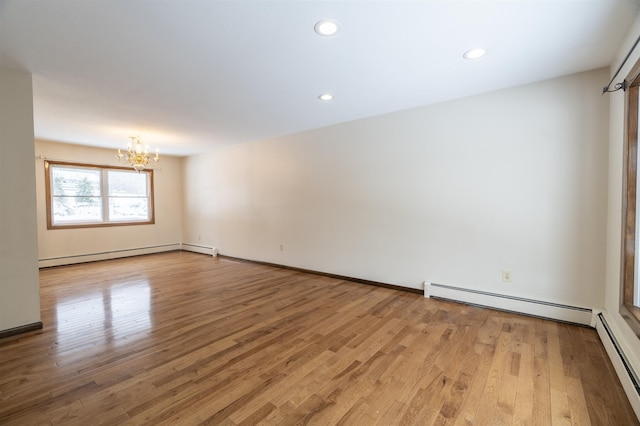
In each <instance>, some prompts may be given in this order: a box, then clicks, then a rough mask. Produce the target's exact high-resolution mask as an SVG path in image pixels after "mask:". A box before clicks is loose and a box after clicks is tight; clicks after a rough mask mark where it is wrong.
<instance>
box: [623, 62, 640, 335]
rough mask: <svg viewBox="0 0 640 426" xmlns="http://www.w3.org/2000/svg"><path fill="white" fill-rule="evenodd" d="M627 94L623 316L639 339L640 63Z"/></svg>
mask: <svg viewBox="0 0 640 426" xmlns="http://www.w3.org/2000/svg"><path fill="white" fill-rule="evenodd" d="M626 82H627V83H628V87H627V89H626V91H625V104H626V105H625V126H626V128H625V147H624V166H623V171H624V178H623V185H624V189H623V192H622V203H623V204H622V214H623V218H622V226H623V229H622V240H623V245H622V247H623V248H622V271H621V276H622V279H621V281H622V300H621V305H620V314H621V315H622V316H623V318H624V319H625V320H626V321H627V323H628V324H629V325H630V326H631V328H632V329H633V330H634V332H635V333H636V335H638V336H640V276H639V275H638V270H639V266H640V265H639V264H638V262H639V261H640V257H639V256H637V253H638V250H639V249H640V248H639V247H638V244H639V243H640V238H639V237H640V226H639V225H640V223H639V220H640V216H639V215H638V212H640V205H639V203H640V200H639V199H638V197H636V189H637V188H638V178H639V176H638V122H639V121H640V120H639V119H638V118H639V117H638V113H639V112H640V109H639V108H638V106H639V105H640V62H639V63H637V64H636V65H635V66H634V67H633V69H632V70H631V73H630V74H629V75H628V76H627V78H626Z"/></svg>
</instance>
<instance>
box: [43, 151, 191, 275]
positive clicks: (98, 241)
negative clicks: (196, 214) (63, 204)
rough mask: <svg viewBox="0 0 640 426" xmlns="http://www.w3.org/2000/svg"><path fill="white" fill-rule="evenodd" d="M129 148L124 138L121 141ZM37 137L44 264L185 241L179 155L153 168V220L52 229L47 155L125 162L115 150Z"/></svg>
mask: <svg viewBox="0 0 640 426" xmlns="http://www.w3.org/2000/svg"><path fill="white" fill-rule="evenodd" d="M121 145H122V146H126V141H124V142H122V144H121ZM118 147H120V146H118V144H117V143H114V149H102V148H92V147H87V146H81V145H72V144H64V143H54V142H46V141H40V140H37V141H36V143H35V154H36V156H37V157H38V158H36V160H35V163H36V171H35V175H36V189H37V200H38V201H37V205H38V208H37V212H38V243H39V244H38V245H39V259H40V265H41V266H51V265H57V264H66V263H75V262H82V261H88V260H98V259H105V258H113V257H120V256H124V255H130V254H139V253H146V252H154V251H162V250H165V249H166V250H168V249H175V248H177V247H179V244H180V243H181V242H182V228H181V226H182V210H181V205H182V193H181V192H182V172H181V167H182V164H181V159H180V158H178V157H170V156H161V159H160V163H159V164H158V166H157V167H156V168H155V171H154V188H155V224H154V225H138V226H115V227H106V228H82V229H55V230H48V229H47V222H46V204H45V203H46V196H45V186H44V185H45V182H44V159H51V160H62V161H70V162H80V163H82V162H84V163H93V164H101V165H116V166H117V165H121V164H119V163H118V160H117V158H116V157H115V151H116V149H117V148H118Z"/></svg>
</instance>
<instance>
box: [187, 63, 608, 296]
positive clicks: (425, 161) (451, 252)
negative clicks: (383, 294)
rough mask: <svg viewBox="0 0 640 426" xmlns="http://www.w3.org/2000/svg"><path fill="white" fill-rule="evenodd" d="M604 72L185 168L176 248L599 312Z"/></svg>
mask: <svg viewBox="0 0 640 426" xmlns="http://www.w3.org/2000/svg"><path fill="white" fill-rule="evenodd" d="M607 75H608V71H607V70H604V69H603V70H598V71H591V72H586V73H581V74H576V75H571V76H567V77H563V78H557V79H553V80H548V81H543V82H540V83H536V84H531V85H527V86H521V87H516V88H512V89H508V90H502V91H499V92H493V93H488V94H484V95H479V96H474V97H469V98H465V99H460V100H456V101H452V102H447V103H442V104H438V105H432V106H426V107H422V108H416V109H412V110H408V111H403V112H398V113H394V114H387V115H383V116H379V117H373V118H368V119H363V120H358V121H354V122H350V123H345V124H341V125H336V126H331V127H327V128H323V129H317V130H312V131H308V132H304V133H299V134H295V135H290V136H285V137H279V138H274V139H271V140H266V141H259V142H256V143H250V144H243V145H235V146H230V147H225V148H221V149H218V150H216V151H214V152H211V153H208V154H203V155H197V156H192V157H189V158H187V159H186V160H185V167H184V173H185V178H184V183H185V190H184V193H185V201H184V209H185V212H184V219H185V220H184V225H183V227H184V232H183V233H184V241H185V242H187V243H198V242H201V243H202V244H206V245H210V246H213V247H217V248H218V249H219V250H220V252H221V253H222V254H227V255H231V256H238V257H242V258H248V259H254V260H260V261H266V262H273V263H278V264H285V265H290V266H295V267H301V268H307V269H311V270H317V271H324V272H329V273H334V274H341V275H347V276H352V277H357V278H363V279H370V280H375V281H381V282H385V283H391V284H396V285H402V286H406V287H413V288H421V286H422V282H423V281H427V282H433V283H439V284H446V285H454V286H459V287H465V288H470V289H477V290H483V291H488V292H495V293H501V294H509V295H514V296H520V297H527V298H532V299H537V300H544V301H550V302H557V303H563V304H569V305H577V306H583V307H602V306H603V304H604V285H603V283H604V275H605V262H604V259H605V228H606V200H607V194H606V190H607V188H606V181H607V160H606V159H607V132H608V114H609V103H608V102H609V101H608V98H607V97H603V96H601V94H600V90H601V87H602V85H603V81H606V80H607ZM281 245H282V246H283V250H281V249H280V246H281ZM503 269H508V270H510V271H511V273H512V282H510V283H505V282H503V281H502V275H501V271H502V270H503Z"/></svg>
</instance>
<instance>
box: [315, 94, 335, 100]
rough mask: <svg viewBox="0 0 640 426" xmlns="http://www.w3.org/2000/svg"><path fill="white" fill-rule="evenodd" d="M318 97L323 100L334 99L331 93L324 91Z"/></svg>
mask: <svg viewBox="0 0 640 426" xmlns="http://www.w3.org/2000/svg"><path fill="white" fill-rule="evenodd" d="M318 99H320V100H321V101H330V100H332V99H333V95H332V94H331V93H323V94H321V95H319V96H318Z"/></svg>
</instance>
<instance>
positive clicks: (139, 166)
mask: <svg viewBox="0 0 640 426" xmlns="http://www.w3.org/2000/svg"><path fill="white" fill-rule="evenodd" d="M129 139H131V142H129V143H128V144H127V150H126V151H125V152H122V151H120V148H118V153H117V154H116V157H118V160H119V161H120V162H124V163H127V164H129V165H130V166H133V168H134V169H135V170H136V172H138V173H140V172H141V171H142V170H144V168H145V167H147V166H148V165H149V162H150V161H151V159H153V160H154V162H155V163H154V164H157V163H158V161H160V156H159V154H158V150H157V149H156V155H155V156H153V157H152V156H151V153H150V152H149V145H147V146H146V147H144V148H143V147H142V142H140V137H138V136H129Z"/></svg>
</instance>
